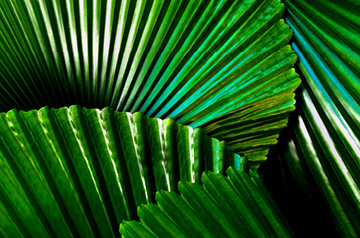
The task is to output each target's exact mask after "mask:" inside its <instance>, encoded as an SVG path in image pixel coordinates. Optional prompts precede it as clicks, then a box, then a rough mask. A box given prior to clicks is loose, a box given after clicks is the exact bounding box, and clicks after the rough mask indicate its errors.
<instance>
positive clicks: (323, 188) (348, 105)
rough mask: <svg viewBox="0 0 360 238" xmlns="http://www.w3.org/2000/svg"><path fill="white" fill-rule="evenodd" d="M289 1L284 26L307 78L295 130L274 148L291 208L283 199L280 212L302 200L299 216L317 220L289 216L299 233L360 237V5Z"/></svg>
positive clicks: (292, 129)
mask: <svg viewBox="0 0 360 238" xmlns="http://www.w3.org/2000/svg"><path fill="white" fill-rule="evenodd" d="M285 3H286V4H287V7H288V9H289V15H288V17H287V18H286V21H287V23H288V24H289V25H290V27H291V28H292V29H293V30H294V36H295V40H294V42H293V44H292V48H293V49H294V50H295V52H296V53H297V55H298V57H299V62H298V67H299V69H300V71H299V72H301V73H302V75H303V79H304V80H303V85H302V86H301V88H300V90H299V91H298V94H297V97H296V99H297V113H296V114H295V115H294V116H293V120H292V121H291V123H290V124H291V125H292V126H291V129H290V130H289V132H288V135H287V136H284V137H283V138H284V141H283V143H282V144H283V146H279V147H278V148H275V150H277V151H278V153H277V154H278V155H277V156H278V158H279V160H280V163H281V165H282V167H283V169H282V170H283V174H282V176H280V177H279V179H280V180H281V181H286V183H283V191H282V194H283V195H284V200H285V199H286V200H287V201H288V202H284V203H283V202H281V200H282V201H284V200H283V199H281V198H279V200H278V201H279V203H282V204H288V206H287V207H286V206H284V207H283V208H284V209H285V210H288V211H289V213H291V214H294V213H295V211H294V209H293V207H294V206H295V204H297V202H299V201H301V204H303V205H302V206H300V207H299V210H298V211H299V217H302V215H301V214H305V213H307V211H310V210H311V211H313V212H314V214H317V215H316V216H315V215H314V218H313V219H309V220H303V219H297V218H296V217H293V218H292V220H293V221H294V224H298V225H297V226H298V230H299V231H300V232H301V230H303V227H308V226H310V227H313V228H309V229H318V230H320V231H321V230H326V229H328V227H331V228H334V230H335V231H332V230H331V231H329V235H331V236H336V231H337V235H338V236H341V237H358V236H360V223H359V222H360V217H359V214H360V130H359V129H360V97H359V96H360V91H359V90H360V71H359V69H360V64H359V62H360V61H359V60H360V44H359V39H360V32H359V29H360V18H359V13H360V7H359V5H356V4H354V3H351V2H349V1H342V2H341V3H340V2H339V1H332V0H330V1H322V0H320V1H311V2H310V1H302V0H285ZM274 159H275V158H274ZM275 171H276V170H275ZM268 173H269V175H268V176H272V175H270V174H271V172H268ZM272 183H277V182H276V181H272ZM269 186H270V184H269ZM292 186H293V188H291V187H292ZM295 190H297V191H295ZM291 191H292V192H293V193H292V194H291ZM285 196H286V198H285ZM289 201H291V202H289ZM315 217H316V218H315ZM319 220H320V221H319ZM314 222H316V225H315V223H314ZM303 232H304V231H303ZM303 235H305V233H303ZM319 235H321V236H327V235H325V234H323V233H322V232H321V233H319ZM315 236H316V235H315Z"/></svg>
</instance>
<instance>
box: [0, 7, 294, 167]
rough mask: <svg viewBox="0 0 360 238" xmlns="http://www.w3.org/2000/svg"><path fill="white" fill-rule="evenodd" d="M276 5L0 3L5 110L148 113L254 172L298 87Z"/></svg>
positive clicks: (1, 104) (0, 104)
mask: <svg viewBox="0 0 360 238" xmlns="http://www.w3.org/2000/svg"><path fill="white" fill-rule="evenodd" d="M283 11H284V4H281V3H280V0H269V1H268V0H235V1H227V0H212V1H207V0H197V1H192V0H179V1H165V0H139V1H133V0H122V1H113V0H101V1H100V0H92V1H90V0H51V1H48V0H18V1H1V2H0V110H1V111H7V110H10V109H13V108H17V109H22V110H31V109H39V108H40V107H43V106H46V105H48V106H50V107H56V108H59V107H61V106H70V105H73V104H80V105H82V106H87V107H92V108H102V107H104V106H110V107H112V108H114V109H115V110H117V111H127V112H132V113H133V112H136V111H141V112H144V113H145V114H146V115H148V116H151V117H157V118H174V119H175V121H177V122H178V123H182V124H186V125H190V126H192V127H193V128H195V127H203V128H204V130H203V131H204V132H205V133H206V134H207V135H209V136H213V137H216V138H218V139H220V140H226V141H228V142H229V143H228V147H229V148H230V149H231V150H232V151H233V152H236V153H243V154H245V155H246V156H248V158H249V161H250V162H253V165H252V166H253V168H256V167H257V166H258V165H259V162H261V161H264V160H265V159H266V155H267V151H268V149H269V147H270V146H271V145H274V144H276V142H277V137H278V134H279V131H280V130H281V129H282V128H284V127H285V126H286V123H287V118H288V113H289V112H291V111H293V110H294V106H293V104H294V102H295V101H294V98H293V97H294V94H293V91H294V90H295V89H296V88H297V87H298V85H299V83H300V80H299V79H298V75H297V74H295V72H294V70H293V69H291V67H292V66H293V65H294V63H295V61H296V55H295V54H294V52H293V51H292V50H291V49H290V47H289V46H286V44H287V43H288V42H289V40H290V38H291V36H292V31H291V30H290V29H289V27H288V26H287V25H286V24H285V23H284V21H283V20H280V17H281V15H282V13H283Z"/></svg>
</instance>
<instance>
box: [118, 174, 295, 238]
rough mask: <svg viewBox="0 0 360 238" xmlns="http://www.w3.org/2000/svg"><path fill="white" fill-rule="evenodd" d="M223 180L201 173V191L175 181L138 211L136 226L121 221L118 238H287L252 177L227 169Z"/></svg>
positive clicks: (273, 208)
mask: <svg viewBox="0 0 360 238" xmlns="http://www.w3.org/2000/svg"><path fill="white" fill-rule="evenodd" d="M226 173H227V175H228V177H225V176H224V175H222V174H215V173H213V172H206V173H205V172H204V173H203V175H202V178H201V181H202V183H203V186H200V185H199V184H196V183H190V182H185V181H181V182H179V191H180V193H181V196H179V195H177V194H176V193H174V192H168V191H163V190H161V191H158V192H157V193H156V201H157V206H156V205H154V204H150V205H141V206H139V207H138V215H139V217H140V220H141V223H139V222H135V221H133V222H129V221H124V222H123V223H122V224H121V225H120V233H121V234H122V235H123V237H291V235H293V234H292V231H291V229H289V227H288V225H287V222H286V220H285V219H284V218H283V217H282V215H281V213H280V212H279V210H278V209H277V208H276V206H275V205H274V203H273V201H272V199H271V197H270V196H269V194H268V192H267V191H266V188H265V187H264V185H263V184H262V181H259V180H258V178H256V176H257V174H256V173H254V172H253V174H254V176H255V177H250V176H249V175H248V174H247V173H245V172H241V171H239V170H237V169H234V168H233V167H229V168H228V169H227V171H226Z"/></svg>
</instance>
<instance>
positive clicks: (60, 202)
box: [0, 105, 246, 237]
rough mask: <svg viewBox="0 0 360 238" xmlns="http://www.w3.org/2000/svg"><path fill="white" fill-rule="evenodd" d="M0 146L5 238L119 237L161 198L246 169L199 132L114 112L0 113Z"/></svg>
mask: <svg viewBox="0 0 360 238" xmlns="http://www.w3.org/2000/svg"><path fill="white" fill-rule="evenodd" d="M0 142H1V143H0V165H1V166H0V178H1V179H0V195H1V196H0V212H1V217H0V219H1V222H2V223H1V229H0V231H1V234H2V235H4V236H7V237H15V236H16V237H21V235H22V236H23V237H85V236H86V237H114V236H115V235H116V234H118V227H119V224H120V223H121V221H122V220H130V219H136V218H137V215H136V207H137V206H139V205H140V204H149V203H151V202H154V201H155V200H154V198H155V192H156V191H157V190H166V191H177V188H176V183H177V182H178V181H180V180H183V181H190V182H197V183H200V175H201V173H202V172H203V171H214V172H216V173H224V172H225V169H226V168H227V167H228V166H229V165H233V166H234V167H236V168H238V169H240V170H242V171H244V170H245V166H246V158H245V157H240V155H237V154H234V153H232V152H230V151H229V150H228V149H227V148H226V142H220V141H218V140H216V139H213V138H210V137H207V136H206V135H204V134H203V133H202V131H201V129H193V128H191V127H188V126H181V125H179V124H177V123H175V122H174V120H172V119H166V120H161V119H153V118H149V117H147V116H145V115H144V114H143V113H140V112H138V113H135V114H131V113H125V112H113V111H112V110H111V109H110V108H104V109H103V110H99V109H86V108H81V107H80V106H78V105H76V106H71V107H70V108H67V107H62V108H60V109H49V107H44V108H41V109H40V110H38V111H37V110H32V111H28V112H25V111H20V112H18V111H17V110H16V109H13V110H11V111H9V112H8V113H0ZM118 235H119V234H118Z"/></svg>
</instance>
